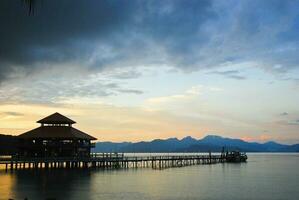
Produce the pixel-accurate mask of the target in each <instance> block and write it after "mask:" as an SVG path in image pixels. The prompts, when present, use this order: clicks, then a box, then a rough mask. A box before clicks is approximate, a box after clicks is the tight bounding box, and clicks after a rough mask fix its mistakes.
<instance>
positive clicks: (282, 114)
mask: <svg viewBox="0 0 299 200" xmlns="http://www.w3.org/2000/svg"><path fill="white" fill-rule="evenodd" d="M279 115H280V116H287V115H289V113H287V112H282V113H280V114H279Z"/></svg>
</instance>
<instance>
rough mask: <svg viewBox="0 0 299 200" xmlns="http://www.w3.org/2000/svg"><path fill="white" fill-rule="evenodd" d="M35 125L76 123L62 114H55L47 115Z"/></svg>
mask: <svg viewBox="0 0 299 200" xmlns="http://www.w3.org/2000/svg"><path fill="white" fill-rule="evenodd" d="M37 123H42V124H74V123H76V122H75V121H73V120H71V119H69V118H67V117H66V116H63V115H62V114H60V113H58V112H56V113H54V114H52V115H49V116H48V117H45V118H43V119H41V120H39V121H37Z"/></svg>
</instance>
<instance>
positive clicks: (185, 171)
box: [0, 153, 299, 200]
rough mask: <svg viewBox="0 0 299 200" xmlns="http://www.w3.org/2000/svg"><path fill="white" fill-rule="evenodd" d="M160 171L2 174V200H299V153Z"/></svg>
mask: <svg viewBox="0 0 299 200" xmlns="http://www.w3.org/2000/svg"><path fill="white" fill-rule="evenodd" d="M247 155H248V161H247V163H219V164H213V165H193V166H186V167H180V168H168V169H163V170H157V169H156V170H155V169H151V168H138V169H133V168H132V169H115V170H103V169H70V170H65V169H55V170H54V169H53V170H38V171H35V170H21V171H15V172H13V173H10V172H8V173H6V172H5V170H3V169H1V170H0V200H8V199H14V200H24V199H27V200H43V199H48V200H50V199H52V200H54V199H56V200H68V199H73V200H96V199H97V200H111V199H121V200H147V199H148V200H298V199H299V154H298V153H289V154H286V153H281V154H280V153H256V154H253V153H252V154H247Z"/></svg>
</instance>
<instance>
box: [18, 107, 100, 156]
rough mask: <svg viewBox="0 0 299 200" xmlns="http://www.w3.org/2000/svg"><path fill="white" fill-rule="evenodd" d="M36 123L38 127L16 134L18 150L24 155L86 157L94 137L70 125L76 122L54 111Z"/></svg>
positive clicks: (92, 145)
mask: <svg viewBox="0 0 299 200" xmlns="http://www.w3.org/2000/svg"><path fill="white" fill-rule="evenodd" d="M37 123H40V124H41V125H40V127H38V128H35V129H33V130H30V131H28V132H26V133H23V134H21V135H19V136H18V140H19V145H18V152H19V155H20V156H24V157H88V156H89V155H90V150H91V148H92V147H94V144H93V143H91V141H92V140H96V138H95V137H92V136H90V135H88V134H87V133H84V132H82V131H80V130H78V129H76V128H74V127H73V126H72V125H73V124H75V123H76V122H75V121H73V120H71V119H69V118H67V117H65V116H63V115H61V114H59V113H54V114H52V115H50V116H48V117H45V118H43V119H41V120H39V121H37Z"/></svg>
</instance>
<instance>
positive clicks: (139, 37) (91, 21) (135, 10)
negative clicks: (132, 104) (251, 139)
mask: <svg viewBox="0 0 299 200" xmlns="http://www.w3.org/2000/svg"><path fill="white" fill-rule="evenodd" d="M0 5H1V6H0V9H1V10H0V12H1V17H0V23H1V26H2V28H1V33H0V42H1V47H0V80H5V79H7V78H10V77H11V76H14V74H18V73H21V74H22V73H25V74H28V73H30V72H31V71H32V70H42V68H43V65H44V64H45V63H47V64H49V65H51V66H55V65H57V64H63V63H79V64H80V65H81V66H83V67H85V68H87V69H89V70H102V69H107V68H113V67H128V66H132V65H133V66H139V65H156V64H167V65H170V66H173V67H176V68H179V69H181V70H184V71H192V70H198V69H201V68H207V67H208V68H209V67H215V66H218V65H221V64H223V63H227V62H245V61H252V60H254V61H255V62H257V63H258V65H259V66H261V67H263V68H265V69H267V70H273V71H277V72H284V71H286V70H288V69H289V68H293V67H297V66H298V61H299V60H298V56H297V54H298V48H297V43H298V39H299V37H298V34H297V33H298V29H299V28H298V24H297V21H298V20H297V18H298V13H297V10H298V7H299V4H298V2H297V1H271V2H261V1H239V2H235V1H226V2H225V3H224V2H221V1H206V0H204V1H188V2H186V1H180V0H177V1H146V2H145V1H121V2H119V1H96V0H89V1H80V0H75V1H67V0H61V1H50V0H46V1H43V3H42V4H37V7H36V15H35V16H27V13H26V10H24V8H23V7H22V6H23V5H22V4H21V3H20V2H18V1H8V0H5V1H1V3H0ZM232 78H236V79H238V78H241V79H242V77H239V76H233V75H232Z"/></svg>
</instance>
